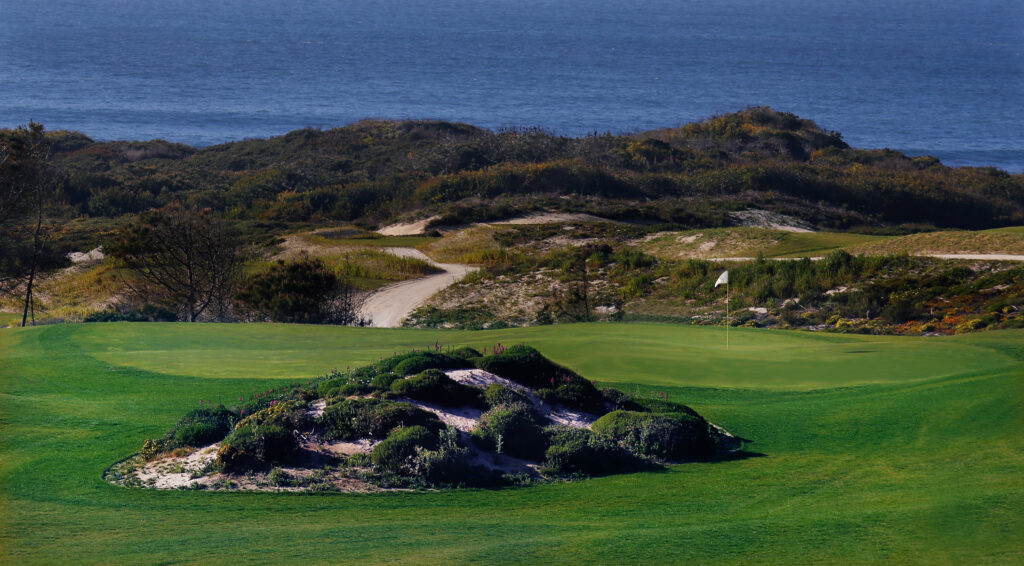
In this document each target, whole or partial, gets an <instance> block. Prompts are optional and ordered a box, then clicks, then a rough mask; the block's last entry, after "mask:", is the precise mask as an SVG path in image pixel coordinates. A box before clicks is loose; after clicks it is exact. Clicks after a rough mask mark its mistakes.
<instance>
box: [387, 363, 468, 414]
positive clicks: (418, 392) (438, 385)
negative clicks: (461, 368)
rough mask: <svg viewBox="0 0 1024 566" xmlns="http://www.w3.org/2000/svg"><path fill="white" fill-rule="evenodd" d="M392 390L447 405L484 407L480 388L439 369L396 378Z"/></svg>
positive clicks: (421, 399) (414, 397)
mask: <svg viewBox="0 0 1024 566" xmlns="http://www.w3.org/2000/svg"><path fill="white" fill-rule="evenodd" d="M391 391H392V392H394V393H397V394H399V395H407V396H409V397H412V398H413V399H419V400H420V401H433V402H436V403H440V404H442V405H446V406H456V407H458V406H462V405H471V406H474V407H481V408H482V407H483V401H482V399H481V392H480V390H479V389H477V388H475V387H470V386H468V385H463V384H461V383H459V382H457V381H455V380H453V379H452V378H450V377H448V376H447V375H445V373H444V372H443V371H441V370H439V369H428V370H424V371H422V372H420V373H419V374H418V375H416V376H414V377H410V378H406V379H399V380H396V381H394V382H393V383H392V384H391Z"/></svg>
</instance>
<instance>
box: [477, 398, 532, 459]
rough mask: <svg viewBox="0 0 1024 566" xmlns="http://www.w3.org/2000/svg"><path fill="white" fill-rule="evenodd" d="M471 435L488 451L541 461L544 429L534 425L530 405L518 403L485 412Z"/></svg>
mask: <svg viewBox="0 0 1024 566" xmlns="http://www.w3.org/2000/svg"><path fill="white" fill-rule="evenodd" d="M472 436H473V440H474V441H475V442H477V443H478V444H480V445H481V446H483V447H485V448H487V449H489V450H495V451H499V452H501V453H505V454H509V455H511V456H516V457H518V458H526V459H528V460H541V459H542V458H543V457H544V450H545V449H546V448H547V440H546V438H545V436H544V431H543V430H542V429H541V427H540V426H538V425H537V422H536V417H535V416H534V414H533V409H532V407H529V406H526V405H522V404H513V405H502V406H499V407H496V408H494V409H491V410H490V411H487V412H486V413H484V414H483V415H481V416H480V423H479V424H478V425H477V427H476V428H475V429H473V433H472ZM499 449H500V450H499Z"/></svg>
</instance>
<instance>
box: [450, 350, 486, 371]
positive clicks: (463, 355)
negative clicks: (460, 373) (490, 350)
mask: <svg viewBox="0 0 1024 566" xmlns="http://www.w3.org/2000/svg"><path fill="white" fill-rule="evenodd" d="M451 357H453V358H455V359H457V360H462V361H469V360H473V359H476V358H479V357H480V352H479V351H477V350H475V349H473V348H470V347H469V346H463V347H461V348H459V349H457V350H455V351H454V352H452V353H451ZM452 369H459V368H452Z"/></svg>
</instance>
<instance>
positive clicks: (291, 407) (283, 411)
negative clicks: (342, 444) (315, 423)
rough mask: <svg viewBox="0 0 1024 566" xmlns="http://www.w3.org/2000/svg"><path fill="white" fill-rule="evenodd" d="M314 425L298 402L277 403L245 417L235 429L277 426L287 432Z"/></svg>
mask: <svg viewBox="0 0 1024 566" xmlns="http://www.w3.org/2000/svg"><path fill="white" fill-rule="evenodd" d="M311 424H312V420H311V419H310V418H309V414H308V413H306V411H303V410H302V408H301V407H300V406H299V403H298V402H296V401H285V402H284V403H276V404H274V405H271V406H270V407H267V408H266V409H263V410H261V411H257V412H255V413H253V414H251V415H249V416H248V417H245V418H244V419H242V420H241V421H239V423H238V424H237V425H235V428H241V427H244V426H258V425H276V426H279V427H281V428H284V429H287V430H296V429H300V430H301V429H305V428H308V427H309V425H311Z"/></svg>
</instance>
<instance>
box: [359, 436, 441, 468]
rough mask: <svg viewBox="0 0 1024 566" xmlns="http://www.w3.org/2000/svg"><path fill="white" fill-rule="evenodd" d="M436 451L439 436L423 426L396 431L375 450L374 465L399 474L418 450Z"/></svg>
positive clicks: (373, 455) (372, 457)
mask: <svg viewBox="0 0 1024 566" xmlns="http://www.w3.org/2000/svg"><path fill="white" fill-rule="evenodd" d="M417 447H419V448H423V449H427V450H436V449H437V447H438V441H437V435H436V434H434V433H433V432H431V431H429V430H427V429H426V428H425V427H422V426H410V427H403V428H398V429H395V431H394V432H392V433H391V434H390V435H388V437H387V438H386V439H384V441H383V442H381V443H380V444H378V445H377V446H375V447H374V449H373V454H372V456H371V459H372V461H373V465H374V466H377V467H379V468H380V469H382V470H385V471H388V472H393V473H397V472H399V471H400V470H401V469H402V467H403V466H404V465H405V464H406V463H408V462H409V459H410V458H412V457H413V456H415V455H416V448H417Z"/></svg>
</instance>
